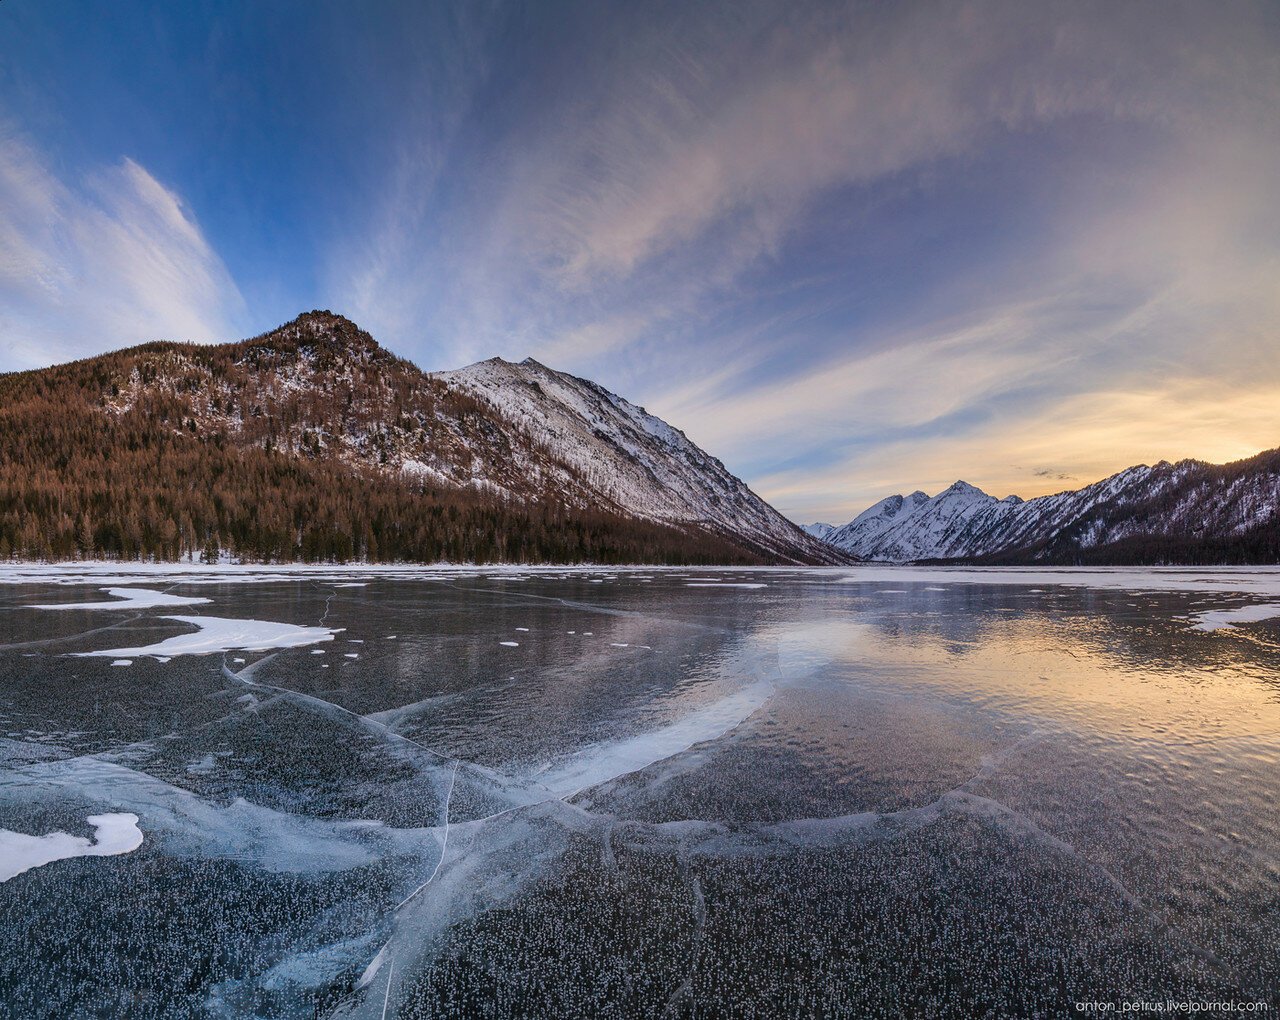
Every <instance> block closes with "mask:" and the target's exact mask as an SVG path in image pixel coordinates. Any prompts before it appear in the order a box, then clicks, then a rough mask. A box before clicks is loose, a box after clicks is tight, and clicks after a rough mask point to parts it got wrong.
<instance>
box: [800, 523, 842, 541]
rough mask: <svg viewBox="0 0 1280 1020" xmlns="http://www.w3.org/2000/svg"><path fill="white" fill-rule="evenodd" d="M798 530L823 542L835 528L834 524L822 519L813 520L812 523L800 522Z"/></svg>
mask: <svg viewBox="0 0 1280 1020" xmlns="http://www.w3.org/2000/svg"><path fill="white" fill-rule="evenodd" d="M800 530H801V531H803V532H804V533H805V534H806V535H812V536H813V537H814V538H816V539H817V540H818V541H819V542H825V541H826V540H827V539H828V538H830V537H831V533H832V532H833V531H835V530H836V526H835V525H834V524H824V523H823V522H822V521H815V522H814V523H813V524H801V525H800Z"/></svg>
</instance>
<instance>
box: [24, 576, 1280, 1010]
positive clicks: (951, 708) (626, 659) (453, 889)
mask: <svg viewBox="0 0 1280 1020" xmlns="http://www.w3.org/2000/svg"><path fill="white" fill-rule="evenodd" d="M1277 614H1280V571H1273V570H1253V571H1241V572H1233V571H1227V570H1209V569H1200V570H1189V569H1188V570H1176V571H1172V570H1163V571H1145V572H1144V571H1134V570H1116V571H1068V570H1062V571H1052V572H1050V571H1040V572H1036V571H1028V572H1021V571H1016V570H1001V571H992V572H979V571H946V570H925V569H922V570H913V569H892V568H880V567H866V568H852V569H851V568H846V569H839V570H827V569H824V570H790V571H788V570H720V571H711V570H696V571H695V570H654V569H630V570H611V571H600V570H574V571H567V570H550V569H544V570H516V569H505V570H483V569H476V570H461V569H458V570H433V569H426V568H416V569H408V568H406V569H400V570H360V569H357V568H350V569H342V570H333V569H329V570H322V569H313V570H307V569H275V568H238V569H237V568H220V569H202V568H187V569H185V570H183V569H179V568H176V567H171V568H149V569H148V568H137V569H133V570H121V569H113V568H107V567H94V568H80V569H77V568H52V567H13V566H9V567H2V568H0V830H2V831H0V880H2V881H0V1015H3V1016H14V1017H22V1018H35V1017H57V1018H66V1017H81V1016H84V1017H89V1016H110V1017H126V1016H127V1017H129V1018H130V1020H135V1018H143V1020H145V1018H159V1017H281V1018H292V1017H298V1018H314V1017H317V1016H337V1017H374V1018H381V1017H406V1018H408V1017H413V1018H425V1017H454V1016H457V1017H464V1016H467V1017H469V1016H497V1017H505V1016H547V1017H617V1018H626V1017H637V1018H640V1017H654V1016H671V1017H692V1016H702V1017H711V1016H715V1017H719V1016H725V1017H778V1016H823V1017H826V1016H848V1017H898V1016H948V1017H968V1016H992V1017H997V1016H1000V1017H1003V1016H1017V1017H1024V1016H1027V1017H1029V1016H1061V1015H1074V1014H1075V1013H1076V1010H1075V1006H1074V1004H1076V1003H1081V1002H1103V1003H1119V1002H1121V1001H1125V1000H1127V1001H1135V1000H1145V1001H1148V1002H1157V1001H1158V1002H1162V1003H1163V1002H1166V1001H1168V1000H1175V1001H1190V1000H1195V1001H1201V1002H1205V1001H1212V1002H1250V1003H1252V1002H1266V1003H1269V1004H1271V1005H1273V1006H1275V1005H1280V976H1278V975H1280V968H1277V965H1276V960H1277V953H1278V952H1280V810H1278V808H1277V794H1280V770H1278V769H1277V765H1278V764H1280V616H1278V615H1277Z"/></svg>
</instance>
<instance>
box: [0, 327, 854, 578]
mask: <svg viewBox="0 0 1280 1020" xmlns="http://www.w3.org/2000/svg"><path fill="white" fill-rule="evenodd" d="M0 439H2V441H0V557H6V558H7V557H10V556H18V557H44V558H54V559H69V558H77V557H104V556H105V557H125V558H132V557H139V556H141V557H156V558H159V559H178V558H182V557H188V556H193V555H203V556H206V557H211V556H218V555H227V554H230V555H234V556H240V557H244V558H248V559H254V560H265V559H272V560H297V559H302V560H317V559H320V560H327V559H352V558H358V559H368V560H416V561H434V560H439V559H447V560H453V561H481V562H492V561H512V562H579V561H592V562H655V563H661V562H670V563H699V562H705V563H779V562H781V563H842V562H848V559H849V558H848V557H847V556H846V555H845V554H844V553H843V552H841V551H839V550H838V549H836V548H835V547H833V546H830V545H827V544H825V543H823V542H820V541H818V540H816V539H815V538H813V537H812V536H811V535H809V534H806V533H805V532H804V531H802V530H801V529H800V528H798V527H796V526H795V525H794V524H792V523H791V522H790V521H788V520H786V519H785V518H784V517H782V516H781V515H780V514H779V513H778V512H777V511H776V510H774V509H773V507H771V506H769V505H768V504H767V503H766V502H764V500H762V499H761V498H760V497H759V496H757V495H756V494H755V493H754V492H752V491H751V490H750V489H749V488H748V487H747V486H746V485H745V484H744V483H743V482H742V481H741V480H740V479H738V478H736V477H735V476H734V475H733V474H731V473H730V472H729V471H728V470H727V469H726V468H725V466H724V465H723V464H722V463H721V462H720V461H719V460H717V459H716V458H715V457H712V456H711V455H710V454H708V453H706V452H705V451H703V450H701V449H700V448H699V447H697V446H696V445H695V444H694V443H692V442H691V441H690V440H689V439H688V438H687V437H686V436H685V435H684V433H683V432H681V431H679V430H678V429H675V428H673V427H671V426H670V425H668V424H667V423H666V422H664V421H662V420H661V419H659V418H656V417H654V416H653V415H651V414H648V413H647V412H646V411H645V410H644V409H643V408H641V407H637V406H636V405H634V404H631V403H630V402H628V401H626V400H624V399H623V398H622V397H619V396H617V395H616V394H614V393H610V392H609V391H608V390H606V389H604V388H603V387H601V386H598V385H596V384H595V383H592V382H589V381H587V380H585V379H579V378H575V377H574V376H571V375H567V374H565V373H562V372H556V371H554V370H552V369H550V368H547V367H546V366H545V365H541V364H539V363H537V362H536V361H533V360H526V361H524V362H521V363H520V364H511V363H508V362H505V361H502V360H501V359H497V358H495V359H492V360H489V361H484V362H480V363H479V364H475V365H471V366H469V367H468V368H463V369H459V370H457V371H453V372H438V373H427V372H423V371H421V370H419V369H418V368H417V367H416V366H414V365H412V364H410V363H409V362H407V361H405V360H403V359H401V358H398V357H396V356H394V355H393V354H391V353H389V352H388V351H386V350H384V349H383V348H381V347H380V346H379V345H378V344H377V343H376V342H375V341H374V339H373V338H372V337H371V336H370V335H369V334H368V333H366V332H364V331H363V330H361V329H359V328H358V327H357V326H356V325H355V324H353V323H351V322H350V321H348V320H347V319H345V318H343V317H341V316H339V315H334V314H332V313H330V312H327V311H324V312H310V313H307V314H305V315H302V316H300V317H299V318H297V319H295V320H294V321H293V322H290V323H287V324H286V325H284V326H281V327H280V328H279V329H276V330H273V331H271V332H270V333H266V334H264V335H262V336H259V337H256V338H254V339H252V340H246V341H241V342H238V343H230V344H223V345H218V346H200V345H193V344H183V343H170V342H158V343H149V344H144V345H142V346H140V347H134V348H130V349H128V350H123V351H117V352H115V353H112V354H106V355H102V356H100V357H96V358H90V359H87V360H84V361H79V362H74V363H72V364H69V365H61V366H56V367H53V368H49V369H42V370H38V371H32V372H22V373H11V374H8V375H0Z"/></svg>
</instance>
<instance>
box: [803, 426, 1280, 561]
mask: <svg viewBox="0 0 1280 1020" xmlns="http://www.w3.org/2000/svg"><path fill="white" fill-rule="evenodd" d="M828 541H829V542H831V543H832V544H834V545H837V546H838V547H839V548H841V549H843V550H844V551H846V552H848V553H850V554H851V555H853V556H856V557H858V558H861V559H868V560H882V561H890V562H907V561H918V560H963V561H966V562H979V563H993V564H994V563H1001V564H1015V563H1098V564H1101V563H1261V562H1276V561H1277V560H1278V559H1280V450H1271V451H1268V452H1266V453H1261V454H1258V455H1257V456H1256V457H1251V458H1248V459H1247V460H1242V461H1236V462H1235V463H1232V464H1224V465H1215V464H1206V463H1204V462H1201V461H1193V460H1186V461H1180V462H1179V463H1177V464H1169V463H1167V462H1164V461H1162V462H1160V463H1159V464H1156V465H1155V466H1153V467H1149V466H1147V465H1139V466H1137V467H1132V468H1128V469H1126V470H1124V471H1121V472H1119V473H1118V474H1115V475H1112V476H1110V477H1109V478H1104V479H1103V480H1102V481H1100V482H1095V483H1094V484H1093V485H1089V486H1086V487H1085V488H1083V489H1078V490H1074V491H1068V492H1060V493H1057V494H1055V495H1052V496H1040V497H1038V498H1036V499H1030V500H1025V501H1024V500H1021V499H1019V498H1018V497H1017V496H1009V497H1007V498H1005V499H1002V500H1001V499H996V498H995V497H994V496H990V495H988V494H987V493H985V492H983V491H982V490H980V489H978V488H975V487H974V486H972V485H969V484H967V483H965V482H956V483H955V484H954V485H952V486H951V487H950V488H948V489H946V490H945V491H943V492H940V493H939V494H938V495H936V496H934V497H932V498H929V497H928V496H926V495H925V494H924V493H922V492H915V493H912V495H911V496H909V497H903V496H891V497H889V498H888V499H886V500H882V501H881V502H879V503H877V504H876V505H875V506H873V507H871V508H869V509H868V510H866V511H864V512H863V513H861V514H859V515H858V516H857V517H855V518H854V519H853V520H852V521H850V522H849V523H848V524H846V525H845V526H844V527H842V528H840V529H838V530H837V531H835V532H834V533H833V534H832V535H831V536H830V537H829V538H828Z"/></svg>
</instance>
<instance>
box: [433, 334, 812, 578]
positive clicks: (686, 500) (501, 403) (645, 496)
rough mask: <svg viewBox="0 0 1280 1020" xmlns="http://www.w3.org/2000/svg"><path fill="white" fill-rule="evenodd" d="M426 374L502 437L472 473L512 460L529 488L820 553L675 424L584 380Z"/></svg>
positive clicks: (783, 550) (779, 553)
mask: <svg viewBox="0 0 1280 1020" xmlns="http://www.w3.org/2000/svg"><path fill="white" fill-rule="evenodd" d="M431 378H432V379H434V380H437V381H439V382H440V383H443V384H444V385H445V386H447V387H448V388H449V389H450V390H451V391H453V392H456V393H464V394H467V395H470V396H472V397H474V398H475V399H476V400H478V401H480V402H481V403H483V404H484V405H486V406H487V407H488V408H490V409H491V411H492V414H493V417H494V420H495V421H499V422H501V423H502V427H503V429H504V432H505V433H506V434H507V435H508V436H510V437H512V439H513V441H512V443H511V446H510V449H509V450H508V449H506V448H504V449H502V450H500V451H497V450H494V449H493V448H491V447H487V446H486V447H482V448H480V449H478V450H477V454H478V456H477V459H476V460H474V461H473V470H475V471H477V472H478V473H479V474H480V475H481V476H483V477H489V476H497V475H499V474H501V473H504V472H506V471H508V470H509V465H510V464H511V463H513V462H514V463H515V464H516V466H517V467H518V469H519V471H520V473H521V474H522V475H523V476H524V477H525V478H526V479H527V480H529V481H532V482H533V483H534V488H535V489H545V488H546V487H548V486H551V487H554V488H555V489H557V490H558V491H560V492H561V493H565V494H569V493H572V494H573V498H575V499H579V500H583V501H585V502H587V503H591V504H600V503H604V504H605V505H608V506H610V507H615V508H617V509H619V510H622V511H625V512H626V513H629V514H632V515H635V516H637V517H642V518H645V519H648V520H653V521H661V522H664V523H669V524H678V525H691V526H695V527H699V528H703V529H706V530H709V531H711V532H714V533H716V534H720V535H724V536H732V537H734V538H735V539H736V540H739V541H746V542H749V543H750V544H751V545H753V546H755V547H758V548H759V549H761V550H763V551H764V552H766V553H767V554H768V555H769V556H770V557H776V558H781V559H791V560H800V561H807V562H823V561H824V557H825V556H826V555H827V554H828V549H827V547H824V546H823V545H822V544H821V543H819V542H817V541H815V540H814V539H812V538H811V537H810V536H808V535H806V534H805V533H804V532H802V531H801V530H800V529H799V528H798V527H797V526H796V525H794V524H792V523H791V522H790V521H789V520H787V519H786V518H785V517H783V516H782V515H781V514H780V513H778V511H776V510H775V509H774V508H773V507H771V506H770V505H769V504H768V503H766V502H765V501H764V500H762V499H761V498H760V497H759V496H757V495H756V494H755V493H754V492H752V491H751V489H750V488H748V487H747V485H746V483H744V482H743V481H742V480H741V479H739V478H737V477H736V476H734V475H733V474H731V473H730V472H729V471H728V469H727V468H725V466H724V464H722V463H721V462H720V461H719V460H717V459H716V458H715V457H713V456H711V455H710V454H708V453H707V452H706V451H704V450H702V449H701V448H699V447H698V446H696V445H695V444H694V443H692V442H691V441H690V440H689V438H688V437H687V436H686V435H685V434H684V433H683V432H681V431H680V430H679V429H676V428H673V427H672V426H670V425H668V424H667V423H666V422H665V421H663V420H662V419H661V418H657V417H655V416H654V415H652V414H649V413H648V412H647V411H645V409H644V408H643V407H637V406H636V405H635V404H632V403H631V402H630V401H628V400H625V399H624V398H622V397H620V396H618V395H617V394H616V393H611V392H610V391H609V390H607V389H605V388H604V387H603V386H599V385H597V384H596V383H593V382H591V381H590V380H587V379H580V378H578V377H576V376H572V375H568V374H566V373H564V372H557V371H555V370H554V369H550V368H548V367H547V366H546V365H543V364H540V363H539V362H537V361H535V360H533V359H532V358H526V359H525V360H524V361H522V362H520V363H518V364H515V363H512V362H509V361H504V360H502V359H501V358H491V359H489V360H488V361H481V362H478V363H477V364H474V365H469V366H467V367H466V368H460V369H457V370H456V371H452V372H437V373H434V374H433V375H432V377H431ZM515 437H519V440H520V441H518V442H517V441H515ZM827 562H829V561H827Z"/></svg>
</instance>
